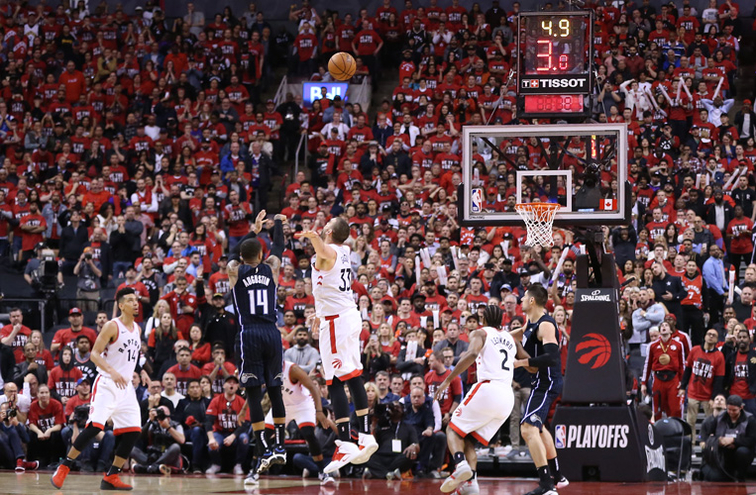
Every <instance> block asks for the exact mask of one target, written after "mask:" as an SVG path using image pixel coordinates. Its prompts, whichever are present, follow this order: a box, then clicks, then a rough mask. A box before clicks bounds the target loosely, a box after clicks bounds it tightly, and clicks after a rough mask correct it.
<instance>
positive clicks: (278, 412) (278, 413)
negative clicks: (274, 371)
mask: <svg viewBox="0 0 756 495" xmlns="http://www.w3.org/2000/svg"><path fill="white" fill-rule="evenodd" d="M268 397H269V398H270V408H271V410H272V412H273V417H274V418H285V417H286V409H284V403H283V396H282V395H281V387H268Z"/></svg>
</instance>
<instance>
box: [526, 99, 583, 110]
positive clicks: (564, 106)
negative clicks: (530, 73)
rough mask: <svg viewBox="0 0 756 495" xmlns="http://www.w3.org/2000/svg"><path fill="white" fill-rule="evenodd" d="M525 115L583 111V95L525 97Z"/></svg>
mask: <svg viewBox="0 0 756 495" xmlns="http://www.w3.org/2000/svg"><path fill="white" fill-rule="evenodd" d="M524 101H525V111H526V112H527V113H534V114H536V113H574V112H582V111H583V110H584V104H585V103H584V101H583V95H525V96H524Z"/></svg>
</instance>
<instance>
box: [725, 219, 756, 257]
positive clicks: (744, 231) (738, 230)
mask: <svg viewBox="0 0 756 495" xmlns="http://www.w3.org/2000/svg"><path fill="white" fill-rule="evenodd" d="M752 228H753V222H751V220H750V219H749V218H748V217H743V218H741V219H737V218H733V219H732V220H730V223H729V224H727V234H728V235H730V236H732V237H731V239H732V240H731V241H730V252H731V253H732V254H751V251H753V244H752V243H751V229H752Z"/></svg>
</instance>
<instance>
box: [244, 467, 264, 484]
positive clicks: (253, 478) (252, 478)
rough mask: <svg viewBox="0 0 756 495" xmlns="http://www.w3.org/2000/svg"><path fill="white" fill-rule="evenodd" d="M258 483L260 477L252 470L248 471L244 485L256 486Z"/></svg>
mask: <svg viewBox="0 0 756 495" xmlns="http://www.w3.org/2000/svg"><path fill="white" fill-rule="evenodd" d="M259 483H260V475H259V474H257V473H256V472H255V470H254V469H251V470H250V471H249V474H248V475H247V477H246V478H244V484H245V485H257V484H259Z"/></svg>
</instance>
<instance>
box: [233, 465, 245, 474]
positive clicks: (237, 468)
mask: <svg viewBox="0 0 756 495" xmlns="http://www.w3.org/2000/svg"><path fill="white" fill-rule="evenodd" d="M234 474H244V470H243V469H242V467H241V464H237V465H236V466H234Z"/></svg>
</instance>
